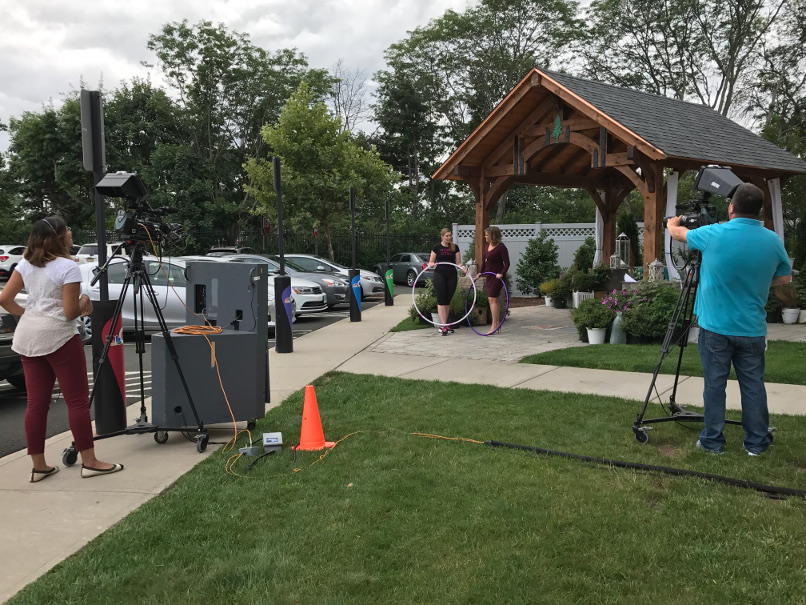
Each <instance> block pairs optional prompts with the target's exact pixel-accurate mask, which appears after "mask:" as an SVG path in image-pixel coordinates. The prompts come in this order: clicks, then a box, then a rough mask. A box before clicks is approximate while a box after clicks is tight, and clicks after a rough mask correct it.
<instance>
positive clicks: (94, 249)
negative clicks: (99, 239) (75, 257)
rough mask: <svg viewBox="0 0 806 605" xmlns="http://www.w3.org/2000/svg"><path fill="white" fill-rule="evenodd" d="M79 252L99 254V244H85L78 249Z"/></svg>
mask: <svg viewBox="0 0 806 605" xmlns="http://www.w3.org/2000/svg"><path fill="white" fill-rule="evenodd" d="M78 253H79V254H98V246H97V245H92V246H90V245H84V246H81V248H80V249H79V251H78Z"/></svg>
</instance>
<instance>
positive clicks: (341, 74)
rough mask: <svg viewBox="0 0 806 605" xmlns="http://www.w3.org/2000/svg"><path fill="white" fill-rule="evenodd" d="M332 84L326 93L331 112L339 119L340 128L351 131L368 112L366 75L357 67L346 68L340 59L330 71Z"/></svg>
mask: <svg viewBox="0 0 806 605" xmlns="http://www.w3.org/2000/svg"><path fill="white" fill-rule="evenodd" d="M330 75H331V78H332V82H333V83H332V85H331V88H330V91H329V93H328V98H329V99H330V104H331V105H332V107H333V113H334V114H335V115H336V116H337V117H338V118H339V119H340V120H341V129H342V130H349V131H352V130H354V129H355V126H356V124H358V123H360V122H362V121H363V120H365V119H366V118H367V117H368V115H369V112H370V108H369V107H368V106H367V102H366V95H367V76H366V74H365V73H364V72H363V71H361V70H360V69H358V68H355V69H350V68H348V67H347V66H346V65H345V64H344V61H343V60H342V59H339V60H338V61H336V64H335V65H334V66H333V68H332V69H331V72H330Z"/></svg>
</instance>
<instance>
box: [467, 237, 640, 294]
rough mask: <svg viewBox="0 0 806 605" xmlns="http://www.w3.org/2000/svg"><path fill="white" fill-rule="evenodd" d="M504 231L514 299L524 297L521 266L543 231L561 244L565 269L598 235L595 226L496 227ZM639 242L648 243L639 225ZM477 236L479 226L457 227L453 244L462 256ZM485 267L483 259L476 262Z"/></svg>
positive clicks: (559, 258)
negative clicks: (519, 283) (519, 281)
mask: <svg viewBox="0 0 806 605" xmlns="http://www.w3.org/2000/svg"><path fill="white" fill-rule="evenodd" d="M496 226H497V227H498V228H499V229H501V240H502V241H503V242H504V243H505V244H506V245H507V250H509V262H510V263H511V268H510V270H509V274H510V276H511V278H512V288H513V290H514V292H512V293H511V294H513V295H514V296H523V293H522V292H521V291H520V290H518V288H517V285H516V284H517V278H518V273H517V266H518V261H519V260H520V258H521V256H522V255H523V253H524V252H525V251H526V246H527V245H528V244H529V241H530V240H531V239H533V238H535V237H537V236H538V235H539V234H540V232H541V231H544V230H545V231H547V232H548V234H549V237H551V239H553V240H554V243H555V244H557V263H558V264H559V265H560V267H562V268H564V269H565V268H567V267H570V266H571V264H572V263H573V262H574V254H576V251H577V250H578V249H579V247H580V246H581V245H582V244H583V243H585V238H587V237H594V236H595V234H596V224H595V223H546V224H542V223H526V224H516V225H496ZM638 233H639V239H640V241H641V242H642V243H643V240H644V224H643V223H638ZM475 236H476V226H475V225H459V224H457V223H454V224H453V241H454V242H455V243H456V245H458V246H459V248H460V249H461V251H462V256H463V257H464V255H465V254H466V252H467V250H468V249H469V248H471V247H473V245H474V241H475ZM476 262H478V263H479V266H481V259H476Z"/></svg>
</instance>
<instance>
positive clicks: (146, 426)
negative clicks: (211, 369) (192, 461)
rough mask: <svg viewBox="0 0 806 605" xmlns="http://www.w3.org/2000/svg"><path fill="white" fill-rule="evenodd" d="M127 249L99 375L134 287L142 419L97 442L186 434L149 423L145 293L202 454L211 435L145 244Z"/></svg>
mask: <svg viewBox="0 0 806 605" xmlns="http://www.w3.org/2000/svg"><path fill="white" fill-rule="evenodd" d="M128 248H129V246H127V251H128V252H130V259H129V260H126V261H125V262H126V265H127V268H126V278H125V279H124V280H123V287H122V288H121V291H120V296H118V300H117V303H116V305H115V310H114V313H113V315H112V320H111V323H110V326H109V331H108V333H107V336H106V342H105V344H104V348H103V352H102V353H101V357H100V360H99V362H98V369H97V371H96V375H100V372H101V368H102V367H103V366H104V364H105V363H106V361H107V357H108V354H109V347H110V346H111V345H112V341H113V339H114V338H115V334H116V333H117V328H118V321H119V319H120V318H121V311H122V310H123V304H124V301H125V300H126V293H127V292H128V290H129V287H130V286H133V288H134V289H133V297H132V300H133V304H134V333H135V343H136V352H137V356H138V360H139V367H140V417H139V418H138V419H137V420H136V421H135V423H134V424H133V425H131V426H128V427H126V428H125V429H122V430H119V431H113V432H111V433H105V434H103V435H96V436H95V438H94V440H95V441H97V440H99V439H106V438H108V437H116V436H118V435H141V434H144V433H154V440H155V441H156V442H157V443H165V442H166V441H167V440H168V431H171V430H173V431H181V432H187V429H186V428H167V427H160V426H157V425H155V424H153V423H150V422H149V421H148V414H147V410H146V406H145V386H144V378H143V354H144V353H145V351H146V349H145V323H144V317H143V309H144V303H143V293H144V292H145V295H146V297H147V298H148V302H149V303H150V304H151V307H152V309H154V314H155V315H156V316H157V321H158V323H159V327H160V332H161V333H162V336H163V337H164V338H165V344H166V345H167V347H168V351H169V352H170V356H171V359H172V360H173V362H174V364H175V365H176V371H177V373H178V375H179V378H180V380H181V381H182V387H183V388H184V390H185V395H186V396H187V400H188V403H189V404H190V409H191V410H192V411H193V416H194V419H195V421H196V424H197V427H198V429H197V433H196V437H195V441H196V450H197V451H198V452H199V453H201V452H204V451H205V450H206V449H207V442H208V440H209V434H208V433H207V429H205V428H204V424H203V423H202V421H201V420H200V418H199V414H198V412H197V411H196V406H195V404H194V403H193V398H192V397H191V395H190V389H189V388H188V384H187V381H186V380H185V375H184V374H183V373H182V367H181V366H180V365H179V355H178V354H177V352H176V348H175V347H174V344H173V341H172V340H171V332H170V330H169V329H168V326H167V324H166V323H165V317H164V316H163V314H162V310H161V309H160V306H159V302H158V300H157V295H156V294H155V292H154V287H153V286H152V285H151V281H150V280H149V278H148V272H147V271H146V268H145V265H144V264H143V253H144V243H143V242H141V241H136V242H135V243H134V244H132V245H131V248H130V249H128ZM119 249H120V247H118V249H117V250H115V253H116V252H117V251H118V250H119ZM113 258H115V255H114V254H112V255H111V256H110V257H109V259H107V261H106V263H105V264H104V266H103V267H100V268H98V269H96V270H95V277H93V279H92V282H91V285H94V284H95V283H96V282H97V281H98V279H99V278H100V276H101V274H102V273H105V272H106V271H107V270H108V269H109V264H110V263H111V261H112V259H113ZM138 299H139V300H138ZM138 302H139V305H138ZM96 387H97V382H95V383H94V384H93V386H92V392H91V393H90V403H89V404H90V406H92V402H93V400H94V399H95V389H96ZM124 397H125V395H124ZM124 405H125V400H124ZM75 445H76V444H75V442H73V443H72V445H71V446H70V447H68V448H66V449H65V450H64V452H63V454H62V462H63V463H64V464H65V466H72V465H73V464H75V463H76V460H77V456H78V452H77V451H76V447H75Z"/></svg>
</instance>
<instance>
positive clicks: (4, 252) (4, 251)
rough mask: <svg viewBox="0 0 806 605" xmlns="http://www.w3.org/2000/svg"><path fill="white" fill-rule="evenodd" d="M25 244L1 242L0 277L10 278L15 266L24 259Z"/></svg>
mask: <svg viewBox="0 0 806 605" xmlns="http://www.w3.org/2000/svg"><path fill="white" fill-rule="evenodd" d="M24 253H25V246H14V245H3V244H0V277H5V278H9V277H11V273H12V272H13V271H14V267H16V266H17V263H18V262H20V261H21V260H22V255H23V254H24Z"/></svg>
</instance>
